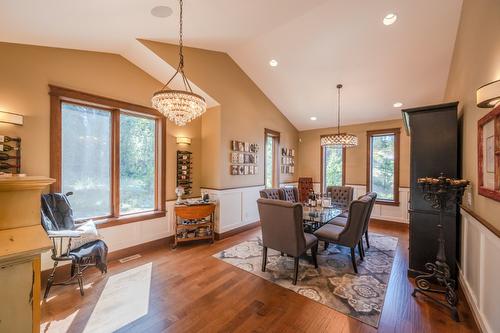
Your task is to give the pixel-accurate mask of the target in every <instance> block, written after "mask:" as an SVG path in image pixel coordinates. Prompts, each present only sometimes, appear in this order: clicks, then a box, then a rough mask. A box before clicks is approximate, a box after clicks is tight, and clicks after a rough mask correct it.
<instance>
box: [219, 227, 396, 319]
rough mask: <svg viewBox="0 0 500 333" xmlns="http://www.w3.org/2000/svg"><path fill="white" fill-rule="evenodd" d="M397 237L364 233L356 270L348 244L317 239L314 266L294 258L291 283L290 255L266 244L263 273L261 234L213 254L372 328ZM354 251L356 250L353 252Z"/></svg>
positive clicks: (379, 311) (379, 312) (383, 293)
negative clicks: (366, 241)
mask: <svg viewBox="0 0 500 333" xmlns="http://www.w3.org/2000/svg"><path fill="white" fill-rule="evenodd" d="M397 244H398V239H397V238H395V237H390V236H384V235H379V234H374V233H371V234H370V248H369V249H365V251H366V256H365V259H364V260H363V261H361V260H360V259H359V256H357V263H358V274H355V273H354V271H353V269H352V264H351V259H350V255H349V251H350V250H349V249H348V248H345V247H341V246H337V245H333V244H330V246H329V247H328V249H326V250H323V242H320V244H319V253H318V268H317V269H316V268H314V265H313V264H312V262H311V260H310V259H308V258H304V259H302V258H301V259H300V266H299V275H298V282H297V285H295V286H294V285H293V284H292V277H293V258H291V257H287V256H281V255H280V253H279V252H277V251H274V250H271V249H268V251H267V254H268V259H267V268H266V272H262V270H261V265H262V241H261V238H260V237H258V238H255V239H250V240H248V241H245V242H242V243H240V244H238V245H235V246H233V247H231V248H229V249H226V250H224V251H222V252H219V253H217V254H214V257H216V258H218V259H220V260H223V261H225V262H226V263H228V264H231V265H233V266H236V267H238V268H241V269H243V270H245V271H247V272H250V273H252V274H255V275H258V276H260V277H262V278H264V279H266V280H268V281H271V282H273V283H276V284H277V285H280V286H282V287H284V288H288V289H290V290H293V291H295V292H296V293H298V294H300V295H303V296H305V297H308V298H310V299H312V300H314V301H316V302H319V303H321V304H324V305H326V306H328V307H330V308H332V309H334V310H337V311H339V312H342V313H344V314H346V315H349V316H351V317H353V318H356V319H357V320H360V321H362V322H363V323H366V324H368V325H370V326H373V327H378V323H379V321H380V315H381V313H382V307H383V305H384V299H385V293H386V290H387V283H388V281H389V277H390V275H391V270H392V263H393V261H394V255H395V251H396V247H397ZM356 253H357V251H356Z"/></svg>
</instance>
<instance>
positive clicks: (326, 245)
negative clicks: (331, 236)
mask: <svg viewBox="0 0 500 333" xmlns="http://www.w3.org/2000/svg"><path fill="white" fill-rule="evenodd" d="M328 245H329V243H328V242H325V247H324V248H323V250H325V251H326V249H328Z"/></svg>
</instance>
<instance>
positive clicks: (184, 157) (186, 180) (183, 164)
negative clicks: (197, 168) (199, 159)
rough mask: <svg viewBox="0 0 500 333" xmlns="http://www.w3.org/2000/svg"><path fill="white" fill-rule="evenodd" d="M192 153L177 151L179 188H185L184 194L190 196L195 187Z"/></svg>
mask: <svg viewBox="0 0 500 333" xmlns="http://www.w3.org/2000/svg"><path fill="white" fill-rule="evenodd" d="M191 156H192V153H191V152H190V151H182V150H178V151H177V186H181V187H183V188H184V194H185V195H189V194H191V192H192V186H193V179H192V174H193V161H192V159H191Z"/></svg>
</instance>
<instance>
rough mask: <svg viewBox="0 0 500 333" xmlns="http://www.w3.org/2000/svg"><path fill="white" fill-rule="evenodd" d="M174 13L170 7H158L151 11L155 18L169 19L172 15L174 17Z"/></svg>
mask: <svg viewBox="0 0 500 333" xmlns="http://www.w3.org/2000/svg"><path fill="white" fill-rule="evenodd" d="M172 13H173V10H172V8H170V7H168V6H156V7H153V9H151V15H153V16H154V17H161V18H164V17H169V16H170V15H172Z"/></svg>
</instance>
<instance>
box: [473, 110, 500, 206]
mask: <svg viewBox="0 0 500 333" xmlns="http://www.w3.org/2000/svg"><path fill="white" fill-rule="evenodd" d="M490 122H493V156H492V157H493V172H492V173H493V180H494V185H493V188H488V187H486V186H485V184H484V173H485V172H488V170H487V168H486V163H487V161H486V159H487V156H484V151H483V150H485V147H484V143H485V142H484V129H483V128H484V126H485V125H487V124H488V123H490ZM486 155H488V154H486ZM485 169H486V170H485ZM477 177H478V178H477V180H478V190H477V192H478V194H479V195H482V196H484V197H486V198H490V199H493V200H495V201H500V105H499V106H497V107H495V108H494V109H493V110H491V111H490V112H488V113H487V114H486V115H485V116H484V117H482V118H481V119H479V120H478V121H477Z"/></svg>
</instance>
